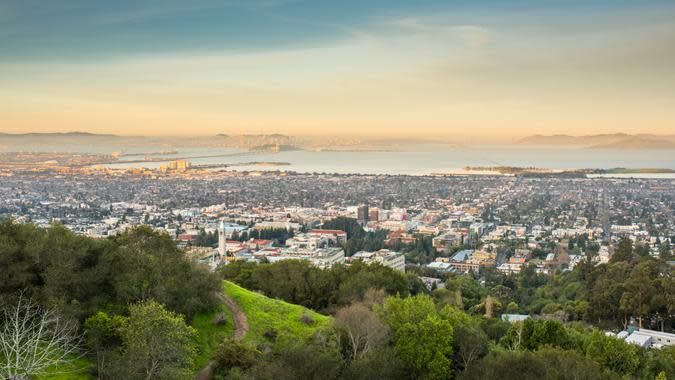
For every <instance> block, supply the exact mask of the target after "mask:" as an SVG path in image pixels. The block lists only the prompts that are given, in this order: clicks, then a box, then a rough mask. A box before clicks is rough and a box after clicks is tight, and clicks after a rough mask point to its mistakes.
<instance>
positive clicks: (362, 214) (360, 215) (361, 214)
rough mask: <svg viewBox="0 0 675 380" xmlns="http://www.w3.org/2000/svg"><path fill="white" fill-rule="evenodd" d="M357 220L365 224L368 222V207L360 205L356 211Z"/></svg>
mask: <svg viewBox="0 0 675 380" xmlns="http://www.w3.org/2000/svg"><path fill="white" fill-rule="evenodd" d="M356 220H358V221H359V222H361V223H365V222H367V221H368V206H367V205H360V206H359V207H358V208H357V209H356Z"/></svg>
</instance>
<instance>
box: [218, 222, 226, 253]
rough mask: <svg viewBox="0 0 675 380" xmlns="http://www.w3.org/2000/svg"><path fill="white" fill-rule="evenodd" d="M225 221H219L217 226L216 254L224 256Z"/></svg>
mask: <svg viewBox="0 0 675 380" xmlns="http://www.w3.org/2000/svg"><path fill="white" fill-rule="evenodd" d="M225 253H226V247H225V222H223V221H221V222H220V225H219V226H218V254H219V255H220V257H225Z"/></svg>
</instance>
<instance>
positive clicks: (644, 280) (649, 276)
mask: <svg viewBox="0 0 675 380" xmlns="http://www.w3.org/2000/svg"><path fill="white" fill-rule="evenodd" d="M658 274H659V269H658V263H657V262H655V261H652V260H646V261H641V262H640V263H639V264H637V265H636V266H635V268H633V270H632V271H631V274H630V277H629V278H628V280H626V282H625V283H624V287H625V290H624V292H623V295H621V300H620V309H621V310H622V311H624V312H625V313H631V314H632V315H635V316H637V317H638V321H639V323H640V328H642V320H643V319H644V317H645V316H646V315H647V314H649V313H650V311H651V310H652V308H653V306H654V297H655V296H656V295H657V292H658V289H657V287H656V284H657V283H658V278H659V276H658Z"/></svg>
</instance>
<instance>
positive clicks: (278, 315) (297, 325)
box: [223, 281, 331, 344]
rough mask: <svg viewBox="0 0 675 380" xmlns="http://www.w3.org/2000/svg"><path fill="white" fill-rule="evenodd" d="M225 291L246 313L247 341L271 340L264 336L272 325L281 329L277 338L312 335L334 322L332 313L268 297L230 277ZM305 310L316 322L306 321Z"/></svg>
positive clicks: (254, 342)
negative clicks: (330, 314) (321, 312)
mask: <svg viewBox="0 0 675 380" xmlns="http://www.w3.org/2000/svg"><path fill="white" fill-rule="evenodd" d="M223 291H224V292H225V294H227V295H229V296H230V297H232V298H234V300H235V301H236V302H237V303H238V304H239V306H240V307H241V308H242V310H243V311H244V313H245V314H246V318H247V319H248V324H249V332H248V334H247V335H246V337H245V338H244V341H245V342H249V343H252V344H263V343H271V342H270V341H269V340H268V339H266V338H265V337H264V334H265V332H267V331H270V330H272V329H274V330H276V332H277V342H283V341H286V340H287V339H292V338H295V339H308V338H310V337H311V336H312V335H314V332H316V331H317V329H325V328H328V327H329V326H330V325H331V318H330V317H327V316H325V315H321V314H319V313H316V312H314V311H312V310H309V309H307V308H305V307H302V306H300V305H294V304H290V303H288V302H284V301H280V300H275V299H272V298H268V297H266V296H264V295H262V294H259V293H256V292H253V291H250V290H247V289H244V288H242V287H240V286H238V285H236V284H234V283H231V282H229V281H224V282H223ZM303 313H305V314H307V315H308V316H310V317H311V318H312V319H313V320H314V321H315V323H314V324H311V325H309V324H306V323H304V322H302V321H301V320H300V318H301V317H302V315H303Z"/></svg>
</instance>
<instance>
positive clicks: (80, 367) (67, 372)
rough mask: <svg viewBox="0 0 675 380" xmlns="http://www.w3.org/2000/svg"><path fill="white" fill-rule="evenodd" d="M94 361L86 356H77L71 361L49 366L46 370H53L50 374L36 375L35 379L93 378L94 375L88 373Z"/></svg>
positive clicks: (84, 379) (68, 379)
mask: <svg viewBox="0 0 675 380" xmlns="http://www.w3.org/2000/svg"><path fill="white" fill-rule="evenodd" d="M93 366H94V363H93V362H92V361H91V360H89V359H87V358H77V359H75V360H74V361H73V362H72V363H69V364H67V365H62V366H59V367H56V368H50V370H48V372H55V373H54V374H52V375H38V376H35V379H36V380H93V379H94V377H93V376H91V375H90V374H89V371H90V369H91V368H92V367H93Z"/></svg>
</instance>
